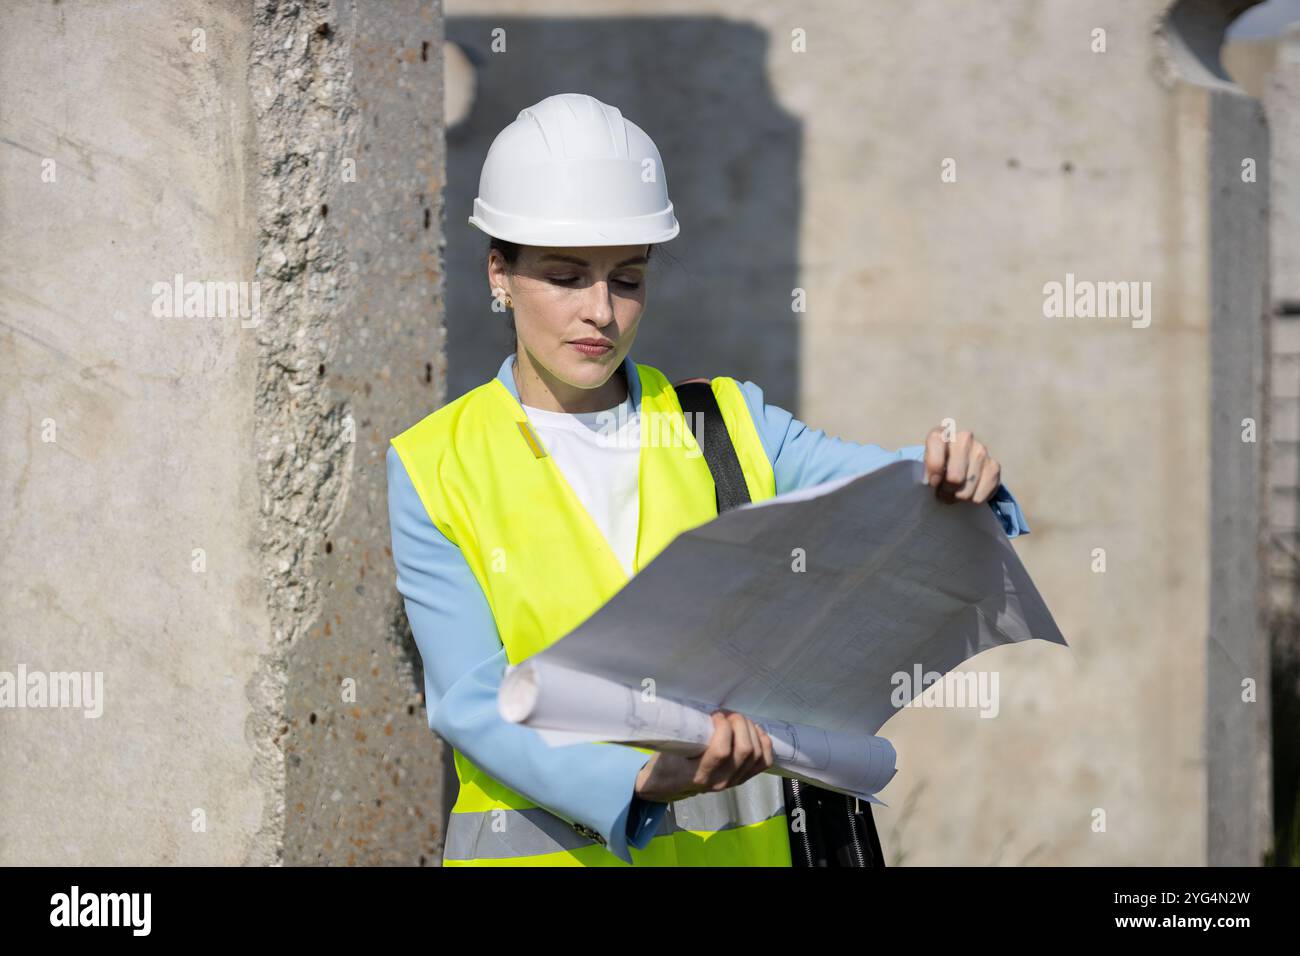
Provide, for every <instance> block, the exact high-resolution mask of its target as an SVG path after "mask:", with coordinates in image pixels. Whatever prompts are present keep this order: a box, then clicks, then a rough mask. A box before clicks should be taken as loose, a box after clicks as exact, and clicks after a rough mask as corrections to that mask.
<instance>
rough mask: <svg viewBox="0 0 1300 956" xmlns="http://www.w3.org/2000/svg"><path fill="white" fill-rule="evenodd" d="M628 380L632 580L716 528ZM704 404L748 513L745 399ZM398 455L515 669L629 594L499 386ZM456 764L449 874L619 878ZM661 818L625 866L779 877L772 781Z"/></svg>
mask: <svg viewBox="0 0 1300 956" xmlns="http://www.w3.org/2000/svg"><path fill="white" fill-rule="evenodd" d="M636 369H637V373H638V375H639V377H640V382H641V405H640V412H641V452H640V461H639V466H638V469H639V470H638V494H639V512H638V521H637V542H636V552H635V560H634V564H633V570H634V572H635V571H640V570H641V568H643V567H645V565H647V564H648V563H649V562H650V561H651V560H652V559H653V558H654V557H655V556H656V555H658V554H659V552H660V551H662V550H663V549H664V548H665V547H667V545H668V543H669V542H671V541H672V539H673V538H675V537H677V535H678V534H680V533H682V532H684V531H687V530H689V529H690V528H694V527H696V526H698V525H700V524H703V523H704V522H706V521H709V520H711V519H713V518H715V517H716V516H717V502H716V498H715V491H714V485H713V476H712V475H711V474H710V472H709V466H708V463H707V462H706V461H705V460H704V457H703V455H702V453H701V451H700V447H699V445H698V444H697V443H696V440H695V436H694V435H693V434H692V433H691V432H690V431H689V430H687V429H686V427H685V422H684V421H683V418H682V411H681V405H680V404H679V403H678V401H677V395H676V393H675V392H674V391H673V388H672V385H671V384H670V383H669V382H668V379H667V378H666V377H664V375H663V374H662V373H661V372H659V371H658V370H657V369H655V368H652V367H650V366H648V365H640V364H637V365H636ZM712 388H713V392H714V395H715V396H716V398H717V400H718V406H719V408H720V410H721V411H722V417H723V420H724V422H725V423H726V426H727V430H728V432H729V433H730V435H731V438H732V442H733V444H734V445H735V447H736V455H737V457H738V458H739V459H740V464H741V468H742V470H743V472H744V475H745V483H746V485H747V487H748V489H749V494H750V498H751V499H752V500H754V501H761V500H763V499H766V498H770V497H772V496H773V495H774V494H775V492H776V481H775V477H774V476H773V473H772V468H771V464H770V463H769V462H768V459H767V454H766V452H765V451H764V450H763V446H762V443H761V442H760V440H759V437H758V431H757V429H756V428H755V427H754V423H753V421H752V419H751V418H750V415H749V407H748V405H747V404H746V402H745V398H744V395H743V394H742V393H741V391H740V386H739V385H738V384H737V383H736V381H735V380H734V379H731V378H726V377H719V378H714V379H713V380H712ZM692 424H694V423H692ZM393 447H394V448H395V449H396V451H397V454H398V456H399V457H400V458H401V459H402V463H403V464H404V465H405V466H406V471H407V474H408V475H409V476H410V478H411V482H412V484H413V485H414V486H415V490H416V492H417V494H418V495H419V496H420V500H421V502H423V504H424V506H425V509H426V510H427V511H428V514H429V518H430V520H432V522H433V523H434V525H435V526H436V527H437V528H438V529H439V530H440V531H441V532H442V533H443V534H444V535H446V536H447V538H448V539H449V540H450V541H451V542H452V543H453V544H455V545H457V546H458V547H459V548H460V550H461V553H462V554H463V555H464V557H465V560H466V562H467V563H468V565H469V567H470V570H471V571H472V572H473V574H474V577H475V579H476V580H477V581H478V583H479V585H480V586H481V587H482V589H483V594H484V596H485V597H486V598H487V601H488V604H489V606H490V607H491V609H492V616H493V618H494V620H495V622H496V625H497V632H498V634H499V636H500V639H501V641H502V644H503V645H504V647H505V650H506V657H507V659H508V660H509V661H510V663H512V664H515V663H518V662H519V661H521V660H524V659H526V658H528V657H529V656H531V655H532V654H535V653H537V652H538V651H540V650H542V649H544V648H546V647H547V646H549V645H550V644H552V643H553V642H554V641H556V640H558V639H559V638H561V637H563V636H564V635H565V634H567V633H569V632H570V631H572V630H573V629H574V628H576V627H577V626H578V625H579V624H581V623H582V622H583V621H585V620H586V619H587V618H588V617H590V616H591V615H592V614H593V613H594V612H595V611H596V610H597V609H598V608H600V607H601V605H603V604H604V603H605V602H606V601H608V600H609V599H610V598H611V597H612V596H613V595H614V594H615V593H616V592H617V591H618V590H619V589H620V588H622V587H623V585H624V584H626V583H627V581H628V576H627V573H626V572H625V571H624V569H623V566H622V564H621V563H620V562H619V560H618V558H617V557H616V556H615V554H614V552H613V551H612V550H611V549H610V547H609V543H608V542H607V541H606V540H605V537H604V535H603V534H602V533H601V531H600V529H599V527H598V526H597V525H596V523H595V521H594V520H593V519H592V518H591V515H590V514H589V513H588V512H587V510H586V508H585V507H584V506H583V504H582V502H581V500H579V498H578V496H577V494H576V493H575V492H574V491H573V489H572V487H571V486H570V485H569V483H568V481H567V480H566V479H565V478H564V476H563V474H562V473H561V471H560V469H559V467H558V466H557V465H556V463H555V461H554V459H553V458H552V457H551V456H550V455H549V454H547V452H546V448H545V446H544V445H543V443H542V442H541V441H540V440H539V439H538V437H537V435H536V433H535V432H533V430H532V429H531V428H530V427H529V425H528V416H527V415H526V414H525V413H524V410H523V408H522V407H521V406H520V404H519V402H518V400H516V399H515V397H514V396H513V395H511V393H510V391H509V389H507V388H506V386H505V384H504V383H502V382H501V380H500V379H497V378H493V379H492V380H491V381H489V382H486V383H484V384H483V385H480V386H478V387H477V388H475V389H472V390H471V391H469V392H467V393H466V394H464V395H462V396H461V397H460V398H458V399H456V400H455V401H453V402H451V403H449V404H447V405H445V406H444V407H442V408H440V409H439V410H438V411H436V412H434V413H433V414H432V415H429V416H428V417H426V418H425V419H424V420H423V421H421V422H420V423H419V424H417V425H415V426H413V427H412V428H410V429H408V430H406V431H405V432H403V433H402V434H401V435H399V436H397V437H396V438H394V439H393ZM600 746H619V745H618V744H602V745H600ZM633 749H635V750H639V751H641V752H642V753H646V754H649V753H652V751H650V750H648V749H646V748H642V747H636V748H633ZM454 757H455V764H456V775H457V777H458V778H459V779H460V795H459V796H458V798H457V800H456V805H455V807H454V808H453V810H452V820H451V824H450V826H449V829H448V834H447V852H446V855H445V859H444V863H445V864H446V865H462V866H463V865H508V866H520V865H534V864H545V865H552V864H554V865H577V866H623V865H625V864H624V863H623V861H622V860H620V859H619V858H618V857H616V856H614V854H612V853H610V852H609V851H608V850H607V849H606V848H605V847H604V846H602V845H600V844H599V843H597V842H594V841H593V840H591V839H589V838H588V837H587V836H584V835H582V834H581V833H578V832H577V831H576V830H574V829H573V828H572V827H571V826H569V824H567V823H565V822H564V821H563V820H560V818H558V817H555V816H554V815H552V814H550V813H548V812H547V811H545V810H543V809H541V808H538V807H537V805H536V804H534V803H532V802H531V801H529V800H528V799H527V798H526V797H524V796H523V795H522V794H519V793H517V792H515V791H513V790H511V789H510V788H509V787H507V786H505V784H503V783H501V782H500V781H498V780H496V779H494V778H492V777H490V776H489V775H487V774H486V773H484V772H483V771H482V770H480V769H479V768H478V767H476V766H475V765H474V764H473V762H472V761H470V760H469V758H468V757H467V756H466V755H465V754H463V753H461V752H460V751H458V750H457V751H454ZM493 811H504V815H502V813H500V812H498V813H497V815H496V816H493ZM531 811H538V812H531ZM669 816H671V818H672V819H671V820H670V822H668V823H666V824H665V826H664V827H663V828H661V832H659V833H657V834H656V835H655V836H654V837H653V838H652V839H651V840H650V842H649V844H647V846H646V848H645V849H644V850H638V849H635V848H632V849H631V850H630V854H631V857H632V861H633V864H634V865H646V864H649V865H666V866H689V865H720V866H727V865H742V866H743V865H768V866H771V865H776V866H789V865H790V854H789V839H788V836H787V834H786V831H785V814H784V804H783V801H782V791H781V781H780V778H778V777H776V776H775V775H773V774H767V773H764V774H759V775H758V776H756V777H754V778H752V779H750V780H748V781H746V782H745V784H743V785H742V786H741V787H733V788H731V789H729V790H725V791H722V792H720V793H703V794H697V795H695V796H693V797H690V798H688V799H686V800H680V801H677V802H676V803H674V804H670V814H669ZM548 818H549V819H548ZM543 821H544V822H543ZM493 822H495V824H496V825H495V826H493V825H492V824H493ZM512 824H513V825H512ZM565 831H567V832H565Z"/></svg>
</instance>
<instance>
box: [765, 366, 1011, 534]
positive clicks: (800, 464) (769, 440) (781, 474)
mask: <svg viewBox="0 0 1300 956" xmlns="http://www.w3.org/2000/svg"><path fill="white" fill-rule="evenodd" d="M740 390H741V392H742V393H743V394H744V396H745V401H746V402H747V403H748V405H749V411H750V415H751V416H752V417H753V419H754V425H755V426H756V427H757V429H758V437H759V440H760V441H761V442H762V443H763V450H764V451H766V452H767V459H768V461H770V462H771V463H772V471H773V472H774V474H775V475H776V493H777V494H784V493H785V492H787V491H794V490H795V489H797V488H807V487H808V486H809V485H816V484H820V483H821V482H823V481H830V480H831V479H833V478H845V477H847V476H849V475H859V474H865V473H866V472H868V471H875V470H876V469H877V468H883V467H884V466H885V465H888V464H890V463H891V462H895V461H902V460H904V459H907V458H912V459H915V460H916V461H923V460H924V459H925V445H904V446H903V447H902V448H900V449H898V450H897V451H886V450H885V449H884V448H881V447H880V446H879V445H859V444H858V443H856V442H851V441H845V440H844V439H842V438H833V437H831V436H829V435H827V434H826V433H825V432H824V431H822V430H821V429H811V428H809V427H808V426H807V425H805V424H804V423H803V422H801V421H799V419H797V418H795V417H794V416H793V415H791V414H790V413H789V412H787V411H786V410H785V409H784V408H780V407H778V406H776V405H768V404H765V403H764V401H763V390H762V389H761V388H759V387H758V386H757V385H755V384H754V383H753V382H749V381H745V382H741V383H740ZM988 503H989V507H991V508H992V509H993V512H994V514H996V515H997V516H998V520H999V521H1000V522H1001V523H1002V530H1003V531H1005V532H1006V534H1007V537H1008V538H1014V537H1016V536H1017V535H1022V534H1029V525H1028V523H1026V521H1025V516H1024V513H1023V512H1022V511H1021V510H1020V505H1019V504H1018V503H1017V502H1016V499H1015V498H1014V497H1013V496H1012V494H1011V491H1010V490H1009V489H1008V488H1007V487H1006V485H998V489H997V491H995V492H994V493H993V496H992V497H991V498H989V502H988Z"/></svg>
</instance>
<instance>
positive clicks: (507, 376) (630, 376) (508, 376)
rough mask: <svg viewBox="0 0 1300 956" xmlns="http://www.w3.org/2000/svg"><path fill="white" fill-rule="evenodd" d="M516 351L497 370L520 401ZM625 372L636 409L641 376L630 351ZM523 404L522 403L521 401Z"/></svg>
mask: <svg viewBox="0 0 1300 956" xmlns="http://www.w3.org/2000/svg"><path fill="white" fill-rule="evenodd" d="M514 364H515V353H514V352H511V353H510V354H509V355H507V356H506V357H505V359H504V360H503V361H502V363H501V368H500V369H498V371H497V381H499V382H500V383H501V384H502V385H504V386H505V387H506V389H507V390H508V391H509V392H510V394H511V395H512V396H514V399H515V401H516V402H518V401H519V390H518V389H516V388H515V376H514ZM622 368H623V372H624V374H625V375H627V388H628V395H629V397H630V398H631V399H632V407H633V408H634V409H640V408H641V376H640V374H639V373H638V372H637V370H636V363H635V362H633V361H632V353H631V351H629V352H628V353H627V355H624V356H623V366H622ZM521 404H522V403H521Z"/></svg>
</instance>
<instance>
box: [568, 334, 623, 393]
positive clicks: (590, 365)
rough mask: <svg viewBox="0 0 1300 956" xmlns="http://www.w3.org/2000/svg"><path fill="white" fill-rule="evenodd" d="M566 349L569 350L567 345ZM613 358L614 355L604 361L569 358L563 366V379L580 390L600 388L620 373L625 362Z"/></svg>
mask: <svg viewBox="0 0 1300 956" xmlns="http://www.w3.org/2000/svg"><path fill="white" fill-rule="evenodd" d="M564 348H565V349H566V350H569V347H568V346H567V345H566V346H565V347H564ZM613 356H614V353H611V354H610V355H608V356H606V357H605V358H602V359H595V358H588V359H584V358H583V357H582V356H578V357H577V358H576V359H575V358H568V360H567V361H566V362H564V363H563V365H562V366H561V368H562V369H563V370H564V371H563V376H562V377H563V379H564V380H565V381H566V382H568V383H569V384H570V385H576V386H577V387H578V388H599V387H600V386H601V385H604V384H605V383H606V382H607V381H609V377H610V376H611V375H613V374H614V373H615V372H617V371H618V367H619V365H621V364H622V362H623V360H622V359H621V358H619V359H615V358H614V357H613Z"/></svg>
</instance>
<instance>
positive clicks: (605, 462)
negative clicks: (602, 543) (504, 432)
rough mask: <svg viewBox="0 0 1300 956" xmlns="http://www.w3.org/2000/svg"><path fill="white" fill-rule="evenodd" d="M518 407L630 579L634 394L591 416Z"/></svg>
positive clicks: (635, 514) (636, 442)
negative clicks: (526, 416) (525, 415)
mask: <svg viewBox="0 0 1300 956" xmlns="http://www.w3.org/2000/svg"><path fill="white" fill-rule="evenodd" d="M522 407H523V409H524V412H525V413H526V414H527V415H528V420H529V421H530V422H532V425H533V428H534V429H535V430H536V431H537V433H538V436H539V437H540V438H541V440H542V444H543V445H545V446H546V450H547V452H548V453H549V454H550V455H551V456H552V457H553V458H554V459H555V464H556V465H558V466H559V469H560V472H561V473H562V474H563V475H564V477H565V479H566V480H567V481H568V482H569V485H570V487H572V488H573V490H574V492H575V493H576V494H577V496H578V500H580V501H581V502H582V504H583V506H584V507H585V508H586V509H587V512H588V513H589V514H590V515H591V517H592V518H593V519H594V520H595V522H596V526H597V527H598V528H600V530H601V533H602V534H604V536H605V540H606V541H607V542H608V543H609V546H610V549H611V550H612V551H613V552H614V554H615V556H617V557H618V560H619V561H620V563H622V565H623V569H624V570H625V571H626V572H627V574H628V577H631V576H632V565H633V563H634V562H635V560H636V526H637V520H638V518H639V517H640V514H639V511H640V509H639V501H638V498H637V491H638V465H639V463H640V460H641V427H640V418H639V416H638V415H637V410H636V409H635V408H634V407H633V405H632V396H631V395H630V394H629V395H628V397H627V398H625V399H624V400H623V401H622V403H620V404H618V405H615V406H614V407H613V408H606V409H602V410H600V411H595V412H572V413H570V412H552V411H547V410H546V409H543V408H534V407H533V406H531V405H523V406H522Z"/></svg>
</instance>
